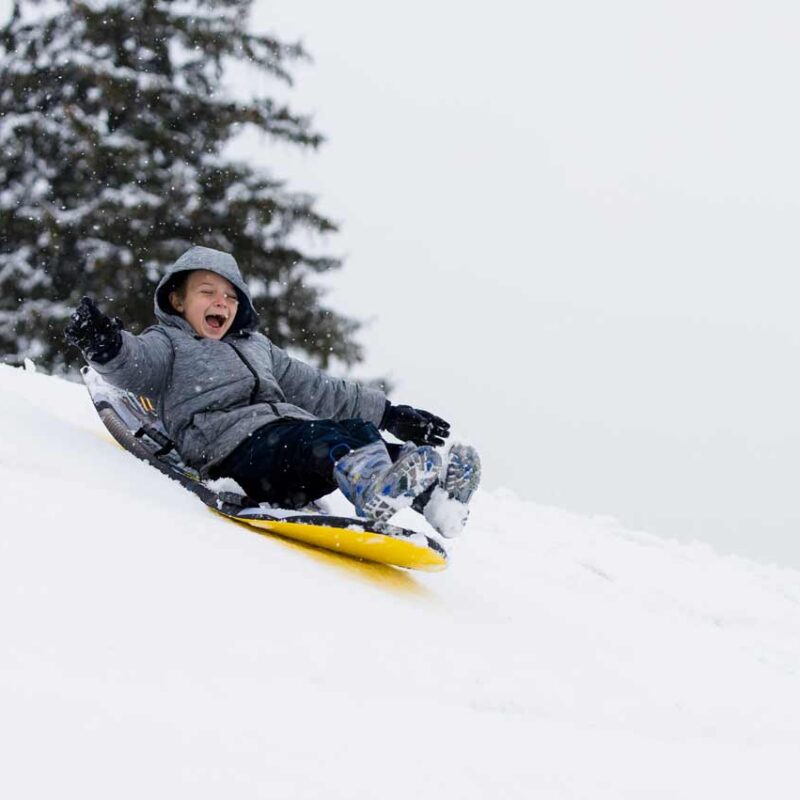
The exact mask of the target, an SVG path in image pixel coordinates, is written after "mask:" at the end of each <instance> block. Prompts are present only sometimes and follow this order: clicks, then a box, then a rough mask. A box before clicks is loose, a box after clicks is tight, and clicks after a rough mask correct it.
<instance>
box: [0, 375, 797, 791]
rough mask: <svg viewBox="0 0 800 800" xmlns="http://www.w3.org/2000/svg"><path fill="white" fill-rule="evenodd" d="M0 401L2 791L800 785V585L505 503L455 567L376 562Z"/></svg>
mask: <svg viewBox="0 0 800 800" xmlns="http://www.w3.org/2000/svg"><path fill="white" fill-rule="evenodd" d="M0 391H1V392H2V397H3V412H4V413H3V414H2V418H1V419H0V425H2V436H0V486H2V488H3V500H2V503H3V507H2V520H3V521H2V528H1V529H0V531H1V532H0V608H1V609H2V612H0V761H1V762H2V765H1V766H0V796H3V797H8V798H14V800H22V799H23V798H26V799H27V798H45V797H46V798H50V797H65V796H66V797H71V796H74V797H81V798H82V800H90V799H92V798H97V799H98V800H100V798H102V799H103V800H106V799H107V798H109V797H113V798H116V799H117V800H120V799H121V798H137V799H138V798H141V797H192V798H193V800H201V799H202V798H215V800H216V798H219V797H227V798H255V797H258V798H308V799H309V800H310V799H311V798H314V799H315V800H316V799H317V798H326V800H337V799H338V798H342V800H344V798H347V799H348V800H353V798H364V799H365V800H366V799H367V798H376V797H380V798H390V799H391V798H398V799H400V798H402V800H408V798H409V797H414V798H437V799H438V798H459V800H462V799H467V798H497V797H502V798H531V797H541V798H548V800H549V799H550V798H553V799H554V800H560V799H561V798H592V800H603V799H605V798H608V799H609V800H619V799H620V798H637V800H638V799H639V798H643V797H646V798H648V799H649V800H653V799H661V798H663V799H664V800H667V798H669V799H670V800H674V798H709V797H724V798H726V800H731V799H732V798H747V799H748V800H751V799H752V798H754V797H768V798H770V799H771V800H775V799H776V798H787V799H788V798H796V797H797V796H799V794H800V778H798V773H797V769H796V766H795V761H796V756H797V752H798V743H799V742H800V573H798V572H796V571H792V570H788V569H779V568H777V567H767V566H763V565H757V564H754V563H751V562H749V561H746V560H744V559H739V558H733V557H721V556H718V555H716V554H715V553H714V552H713V551H712V550H711V549H709V548H708V547H707V546H704V545H699V544H696V545H685V544H678V543H676V542H673V541H669V540H665V539H660V538H656V537H654V536H650V535H647V534H642V533H635V532H631V531H628V530H624V529H623V528H621V527H620V525H619V524H618V523H616V522H615V521H614V520H611V519H590V518H585V517H580V516H577V515H574V514H570V513H567V512H564V511H560V510H557V509H552V508H543V507H541V506H537V505H535V504H533V503H529V502H525V501H523V500H521V499H519V498H517V497H516V496H515V495H513V494H511V493H510V492H506V491H499V492H496V493H492V494H489V493H487V492H480V491H479V492H478V494H477V496H476V498H475V500H474V502H473V510H472V515H471V518H470V521H469V524H468V526H467V530H466V532H465V534H464V535H463V536H462V537H461V538H460V539H458V540H455V541H453V542H449V543H448V544H447V546H448V547H449V549H450V552H451V566H450V569H449V570H448V571H447V572H444V573H440V574H434V575H427V574H417V573H414V574H411V573H406V572H402V571H399V570H394V569H391V568H387V567H380V566H374V565H367V564H363V563H360V562H357V561H353V560H349V559H347V558H344V557H340V556H336V555H332V554H326V553H324V552H322V551H318V550H314V549H311V548H308V547H304V546H300V545H297V544H293V543H290V542H287V541H284V540H281V539H279V538H275V537H270V536H262V535H258V534H256V533H253V532H251V531H249V530H248V529H247V528H245V527H242V526H238V525H236V524H232V523H230V522H227V521H225V520H224V519H221V518H218V517H216V516H215V515H213V514H212V513H210V512H209V511H208V510H207V509H206V508H205V507H204V506H203V505H202V504H201V503H200V502H199V501H198V500H197V499H196V498H194V497H193V496H191V495H190V494H189V493H187V492H186V491H184V490H183V489H181V487H180V486H179V485H178V484H176V483H174V482H172V481H170V480H168V479H166V478H165V477H163V476H162V475H160V474H159V473H157V472H156V471H155V470H153V469H152V468H150V467H148V466H146V465H144V464H142V463H140V462H138V461H136V460H135V459H133V458H132V457H131V456H129V455H128V454H126V453H125V452H123V451H122V450H120V449H119V448H118V447H116V446H114V445H113V443H111V440H110V439H109V438H108V436H107V435H106V433H105V430H104V428H103V427H102V425H101V424H100V422H99V421H98V420H97V418H96V416H95V413H94V410H93V408H92V406H91V404H90V402H89V400H88V396H87V394H86V392H85V390H84V389H83V387H82V386H80V385H77V384H71V383H68V382H65V381H62V380H58V379H56V378H51V377H47V376H43V375H40V374H36V373H33V372H31V371H27V372H26V371H24V370H20V369H12V368H10V367H0ZM535 490H536V487H531V492H532V493H535ZM332 503H333V506H334V510H340V511H343V510H346V503H345V501H344V500H343V499H342V498H341V497H336V496H334V497H333V498H332ZM399 521H400V522H404V523H406V524H409V523H413V524H416V525H417V526H420V525H422V526H424V525H425V523H424V521H422V520H420V519H419V518H418V517H416V515H414V514H413V512H411V511H410V510H408V511H406V512H403V515H401V517H400V519H399Z"/></svg>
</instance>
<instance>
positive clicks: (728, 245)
mask: <svg viewBox="0 0 800 800" xmlns="http://www.w3.org/2000/svg"><path fill="white" fill-rule="evenodd" d="M6 5H7V4H6ZM253 16H254V23H255V27H257V28H258V29H261V30H269V31H273V32H275V33H276V34H277V35H278V36H279V37H281V38H283V39H293V38H300V39H302V40H303V42H304V43H305V45H306V47H307V48H308V50H309V51H310V52H311V54H312V55H313V57H314V63H313V64H310V65H307V66H303V67H301V68H299V69H298V70H296V78H297V83H296V86H295V87H294V88H293V89H292V90H291V92H290V93H289V94H288V97H290V98H291V103H292V105H293V106H294V108H295V110H298V111H306V112H309V113H312V114H313V115H314V118H315V121H316V125H317V127H318V128H319V129H320V130H321V131H322V132H323V133H324V134H326V135H327V137H328V142H327V144H326V145H325V146H324V148H323V149H322V150H321V151H319V152H318V153H308V154H295V153H293V152H292V151H291V149H290V148H288V147H286V146H279V145H276V144H275V143H273V142H270V141H269V140H266V139H259V138H256V137H245V138H244V139H243V141H242V142H241V143H240V146H239V147H238V148H237V153H238V155H240V156H242V157H246V158H250V159H251V160H252V161H253V162H256V163H263V164H265V165H269V166H272V167H276V171H277V173H278V174H279V175H282V176H283V177H286V178H288V179H289V180H290V185H291V186H292V187H294V188H297V189H303V190H308V191H312V192H314V193H316V194H318V195H319V197H320V205H319V208H320V210H322V211H323V212H325V213H327V214H328V215H330V216H331V217H333V218H334V219H335V220H337V221H338V222H340V223H341V225H342V232H341V233H340V234H338V235H337V236H335V237H332V238H331V239H330V240H328V241H327V242H326V243H325V245H324V246H325V248H326V249H327V250H328V251H333V252H335V253H338V254H341V255H344V256H345V257H346V266H345V268H344V269H343V270H342V271H341V272H339V273H338V274H336V275H335V276H334V277H333V278H332V280H331V284H332V287H333V290H332V302H333V304H334V305H335V306H336V308H337V309H339V310H340V311H343V312H346V313H348V314H349V315H351V316H354V317H357V318H360V319H369V320H371V324H370V325H369V327H368V328H367V329H366V330H365V331H364V332H363V334H362V337H361V338H362V341H363V343H364V344H365V346H366V350H367V355H368V359H367V362H366V364H365V365H363V367H362V368H361V369H360V371H361V373H362V374H365V375H374V374H389V375H390V376H391V377H392V378H393V379H394V381H395V384H396V387H397V390H396V393H395V396H394V399H395V400H396V401H398V402H408V403H412V404H416V405H419V406H421V407H423V408H428V409H430V410H432V411H435V412H436V413H439V414H441V415H443V416H445V417H446V418H448V419H450V420H451V422H452V423H453V425H454V429H455V431H456V433H457V434H458V435H459V436H460V437H461V438H465V439H468V440H470V441H472V442H474V443H475V444H476V445H477V446H478V447H479V448H480V450H481V453H482V454H483V458H484V465H485V483H486V485H487V486H489V487H491V488H495V487H499V486H505V487H509V488H511V489H513V490H514V491H516V492H517V493H518V494H520V495H522V496H523V497H525V498H528V499H530V500H533V501H536V502H539V503H542V504H553V505H558V506H561V507H563V508H566V509H571V510H574V511H580V512H585V513H596V514H610V515H613V516H616V517H618V518H619V519H621V520H622V521H623V522H625V523H626V524H628V525H630V526H633V527H639V528H644V529H647V530H650V531H653V532H657V533H662V534H667V535H673V536H678V537H684V538H686V537H689V538H691V537H698V538H703V539H706V540H708V541H711V542H712V543H713V544H715V545H716V546H717V547H718V548H719V549H721V550H723V551H737V552H741V553H744V554H750V555H755V556H758V557H760V558H763V559H767V560H770V559H773V560H779V561H782V562H784V563H793V564H794V565H796V566H800V495H799V494H798V492H797V489H796V481H797V476H798V473H799V470H798V466H800V463H799V462H800V457H799V456H798V446H799V445H800V422H798V409H800V378H798V371H797V368H796V355H797V353H798V348H799V346H800V320H799V318H798V314H797V312H796V310H795V306H796V304H797V302H798V296H799V295H800V292H798V289H799V288H800V279H798V270H797V265H798V250H799V249H800V244H799V242H798V225H797V220H798V205H799V204H798V199H797V187H798V186H800V155H799V152H800V151H799V150H798V142H799V141H800V113H799V112H798V101H797V87H796V80H797V75H798V74H800V46H798V45H800V8H799V7H797V5H796V4H795V3H790V2H777V1H776V0H759V1H758V2H736V1H735V0H734V1H733V2H731V0H727V2H711V0H691V2H686V1H685V0H668V1H666V0H649V2H646V3H642V2H637V1H634V0H632V1H631V2H623V1H622V0H608V2H605V3H602V4H600V3H596V2H591V1H590V0H566V1H565V2H560V3H538V2H536V3H520V2H519V1H518V0H516V1H512V0H494V1H493V2H491V3H481V4H469V3H464V2H455V1H454V0H447V1H445V2H431V0H427V1H426V2H422V0H406V2H403V3H399V4H385V3H373V2H368V1H367V0H361V1H358V2H357V1H356V0H337V2H330V0H256V3H255V5H254V15H253ZM248 85H251V86H252V87H253V88H254V89H255V90H257V91H258V90H263V91H266V92H272V91H273V90H274V86H273V85H272V84H271V83H270V82H268V81H266V80H265V79H263V78H258V79H253V78H249V79H248ZM242 266H243V268H244V270H245V271H246V268H247V265H246V264H243V265H242ZM521 533H524V532H521Z"/></svg>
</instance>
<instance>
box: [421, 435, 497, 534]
mask: <svg viewBox="0 0 800 800" xmlns="http://www.w3.org/2000/svg"><path fill="white" fill-rule="evenodd" d="M480 481H481V459H480V456H479V455H478V451H477V450H476V449H475V448H474V447H471V446H470V445H468V444H460V443H458V442H456V443H453V445H451V447H450V450H449V451H448V453H447V456H446V458H445V461H444V464H443V466H442V470H441V473H440V475H439V480H438V481H437V483H435V484H434V485H433V486H431V487H430V488H429V489H428V490H427V491H426V492H423V493H422V494H420V495H418V496H417V497H416V498H415V499H414V502H413V508H414V510H415V511H418V512H419V513H420V514H422V515H423V516H424V517H425V519H426V520H427V521H428V523H429V524H430V525H431V527H433V529H434V530H436V531H438V532H439V533H440V534H441V535H442V536H445V537H447V538H448V539H450V538H453V537H454V536H458V535H459V534H460V533H461V531H463V530H464V526H465V525H466V524H467V517H468V516H469V509H468V508H467V503H469V501H470V500H471V499H472V495H474V494H475V490H476V489H477V488H478V484H479V483H480Z"/></svg>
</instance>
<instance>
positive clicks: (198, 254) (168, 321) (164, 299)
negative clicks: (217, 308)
mask: <svg viewBox="0 0 800 800" xmlns="http://www.w3.org/2000/svg"><path fill="white" fill-rule="evenodd" d="M197 269H207V270H209V271H210V272H216V273H217V275H221V276H222V277H223V278H225V279H226V280H229V281H230V282H231V283H232V284H233V285H234V286H235V287H236V294H237V295H238V296H239V309H238V311H237V312H236V317H235V318H234V320H233V325H231V329H230V330H229V331H228V334H231V333H236V332H237V331H243V330H252V329H253V328H255V327H256V325H257V324H258V314H257V313H256V310H255V307H254V306H253V300H252V298H251V297H250V291H249V290H248V288H247V284H246V283H245V282H244V278H243V277H242V273H241V272H240V271H239V265H238V264H237V263H236V259H235V258H234V257H233V256H232V255H231V254H230V253H223V252H222V250H213V249H212V248H210V247H192V248H191V249H190V250H187V251H186V252H185V253H184V254H183V255H182V256H181V257H180V258H179V259H178V260H177V261H176V262H175V263H174V264H173V265H172V266H171V267H170V268H169V269H168V270H167V272H166V274H165V275H164V277H163V278H162V279H161V280H160V281H159V283H158V286H157V287H156V293H155V298H154V305H155V314H156V319H158V321H159V322H163V323H164V324H165V325H174V324H175V322H176V318H177V319H182V317H181V315H180V314H178V313H177V312H176V311H175V309H173V308H172V306H171V305H170V302H169V293H170V292H171V291H172V290H173V289H174V288H175V285H176V284H177V283H178V279H179V278H180V276H181V273H185V272H193V271H194V270H197Z"/></svg>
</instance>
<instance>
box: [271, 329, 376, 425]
mask: <svg viewBox="0 0 800 800" xmlns="http://www.w3.org/2000/svg"><path fill="white" fill-rule="evenodd" d="M270 349H271V357H272V369H273V374H274V375H275V378H276V379H277V381H278V383H279V385H280V387H281V389H282V390H283V392H284V394H285V395H286V399H287V400H288V401H289V402H290V403H292V404H293V405H296V406H300V408H304V409H305V410H306V411H309V412H310V413H312V414H313V415H314V416H315V417H318V418H319V419H337V420H338V419H354V418H358V419H363V420H366V421H367V422H372V423H374V424H375V425H380V422H381V420H382V419H383V412H384V411H385V410H386V395H385V394H384V393H383V392H382V391H380V390H379V389H372V388H369V387H367V386H363V385H362V384H360V383H358V382H356V381H350V380H346V379H345V378H334V377H332V376H331V375H328V374H327V373H325V372H323V371H322V370H320V369H317V368H316V367H312V366H311V365H310V364H306V363H305V362H303V361H299V360H298V359H296V358H292V357H291V356H290V355H289V354H288V353H287V352H286V351H285V350H281V349H280V347H276V346H275V345H274V344H272V342H270Z"/></svg>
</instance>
